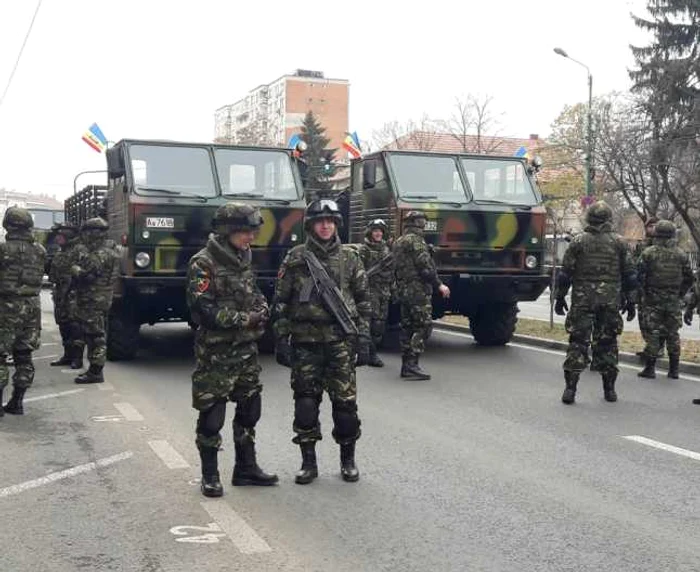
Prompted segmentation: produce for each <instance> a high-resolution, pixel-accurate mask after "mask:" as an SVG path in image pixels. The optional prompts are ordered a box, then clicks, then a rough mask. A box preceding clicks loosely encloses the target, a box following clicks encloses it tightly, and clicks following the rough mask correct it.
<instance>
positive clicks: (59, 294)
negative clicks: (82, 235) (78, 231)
mask: <svg viewBox="0 0 700 572" xmlns="http://www.w3.org/2000/svg"><path fill="white" fill-rule="evenodd" d="M77 247H78V239H77V238H74V239H73V240H71V241H69V242H68V243H67V244H66V245H65V246H64V247H63V248H61V250H60V251H59V252H57V253H56V254H55V255H54V257H53V260H52V261H51V267H50V268H49V282H51V283H52V284H53V301H54V304H64V303H67V302H68V298H69V296H70V295H71V294H72V295H75V288H71V282H72V280H73V276H72V275H71V266H73V264H74V263H75V262H77V258H76V254H77V250H76V249H77Z"/></svg>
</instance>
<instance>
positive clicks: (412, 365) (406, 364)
mask: <svg viewBox="0 0 700 572" xmlns="http://www.w3.org/2000/svg"><path fill="white" fill-rule="evenodd" d="M401 377H405V378H408V379H419V380H427V379H430V374H429V373H426V372H424V371H423V370H422V369H421V367H420V365H418V357H417V356H403V357H402V363H401Z"/></svg>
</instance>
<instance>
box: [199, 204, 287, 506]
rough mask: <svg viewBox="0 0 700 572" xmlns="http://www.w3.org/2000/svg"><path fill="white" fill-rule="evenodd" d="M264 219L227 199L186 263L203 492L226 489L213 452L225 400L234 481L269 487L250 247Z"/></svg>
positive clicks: (263, 307) (260, 316)
mask: <svg viewBox="0 0 700 572" xmlns="http://www.w3.org/2000/svg"><path fill="white" fill-rule="evenodd" d="M262 223H263V219H262V216H261V215H260V211H259V210H258V209H256V208H254V207H252V206H250V205H245V204H241V203H234V202H230V203H227V204H225V205H223V206H221V207H219V208H218V209H217V211H216V213H215V214H214V219H213V224H212V226H213V230H214V233H213V234H212V235H211V236H210V237H209V241H208V242H207V245H206V247H205V248H203V249H202V250H200V251H199V252H198V253H197V254H195V255H194V256H193V257H192V259H191V260H190V264H189V269H188V273H187V304H188V306H189V309H190V313H191V316H192V321H193V323H194V324H196V325H197V329H196V332H195V343H194V350H195V357H196V358H197V366H196V369H195V370H194V373H193V374H192V406H193V407H194V408H195V409H196V410H197V411H199V419H198V420H197V439H196V444H197V449H199V456H200V458H201V461H202V483H201V490H202V494H203V495H204V496H207V497H220V496H221V495H222V494H223V492H224V490H223V487H222V485H221V480H220V477H219V469H218V460H217V455H218V451H219V447H220V446H221V433H220V431H221V428H222V427H223V426H224V422H225V420H226V403H227V402H228V401H229V400H230V401H233V402H234V403H236V414H235V417H234V419H233V442H234V446H235V457H236V458H235V464H234V467H233V477H232V480H231V483H232V484H233V485H234V486H243V485H258V486H267V485H274V484H275V483H277V481H278V479H277V475H270V474H267V473H265V472H264V471H263V470H262V469H261V468H260V467H259V466H258V463H257V460H256V453H255V425H256V424H257V422H258V421H259V420H260V415H261V413H262V399H261V396H260V392H261V391H262V384H261V383H260V371H261V368H260V365H259V364H258V346H257V340H258V339H260V337H262V335H263V334H264V332H265V323H266V322H267V320H268V318H269V310H268V306H267V301H266V300H265V296H264V295H263V294H262V292H261V291H260V289H259V288H258V285H257V282H256V276H255V273H254V271H253V267H252V252H251V249H250V244H251V243H252V242H253V240H255V236H256V234H257V231H258V229H259V228H260V226H261V225H262Z"/></svg>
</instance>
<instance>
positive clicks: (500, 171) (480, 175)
mask: <svg viewBox="0 0 700 572" xmlns="http://www.w3.org/2000/svg"><path fill="white" fill-rule="evenodd" d="M461 161H462V166H463V167H464V170H465V171H466V174H467V180H468V181H469V187H470V189H471V192H472V194H473V196H474V200H475V201H476V202H479V201H483V202H496V203H506V204H517V205H530V206H532V205H536V204H538V200H537V196H536V194H535V191H534V189H533V188H532V183H531V182H530V179H529V177H528V176H527V173H526V172H525V167H524V166H523V164H522V162H520V161H512V160H503V159H501V160H494V159H487V158H484V159H476V158H472V157H470V158H463V159H461Z"/></svg>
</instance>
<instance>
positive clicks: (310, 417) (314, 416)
mask: <svg viewBox="0 0 700 572" xmlns="http://www.w3.org/2000/svg"><path fill="white" fill-rule="evenodd" d="M318 405H319V400H318V398H316V397H313V396H309V395H302V396H300V397H297V398H295V399H294V424H295V425H296V426H297V427H299V428H300V429H313V428H314V427H315V426H316V422H317V421H318Z"/></svg>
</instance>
